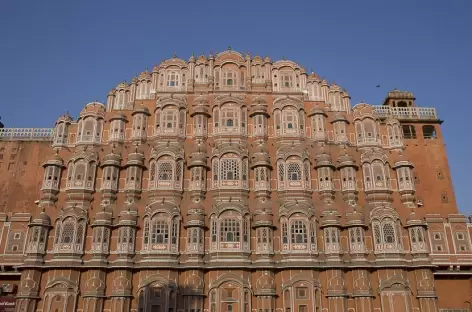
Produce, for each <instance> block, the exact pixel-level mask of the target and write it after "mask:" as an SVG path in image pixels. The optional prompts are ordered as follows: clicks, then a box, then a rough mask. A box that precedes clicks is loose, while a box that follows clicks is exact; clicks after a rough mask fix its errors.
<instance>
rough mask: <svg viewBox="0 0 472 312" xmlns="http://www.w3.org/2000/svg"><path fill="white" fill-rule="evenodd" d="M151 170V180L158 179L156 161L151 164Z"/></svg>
mask: <svg viewBox="0 0 472 312" xmlns="http://www.w3.org/2000/svg"><path fill="white" fill-rule="evenodd" d="M150 172H151V181H155V180H156V163H152V164H151V169H150Z"/></svg>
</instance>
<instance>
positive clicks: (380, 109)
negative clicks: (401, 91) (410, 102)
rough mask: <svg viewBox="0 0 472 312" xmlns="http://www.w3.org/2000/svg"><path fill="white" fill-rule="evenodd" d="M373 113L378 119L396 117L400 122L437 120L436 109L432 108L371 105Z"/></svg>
mask: <svg viewBox="0 0 472 312" xmlns="http://www.w3.org/2000/svg"><path fill="white" fill-rule="evenodd" d="M372 107H373V108H374V112H375V113H376V114H377V116H379V117H380V118H386V117H396V118H398V119H400V120H438V115H437V114H436V109H435V108H433V107H391V106H386V105H372Z"/></svg>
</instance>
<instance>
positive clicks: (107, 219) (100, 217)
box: [94, 210, 112, 224]
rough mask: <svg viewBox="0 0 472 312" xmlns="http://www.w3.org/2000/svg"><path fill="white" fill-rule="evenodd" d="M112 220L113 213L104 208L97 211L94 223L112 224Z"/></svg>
mask: <svg viewBox="0 0 472 312" xmlns="http://www.w3.org/2000/svg"><path fill="white" fill-rule="evenodd" d="M111 221H112V213H111V212H108V211H105V210H102V211H99V212H97V214H96V215H95V221H94V223H101V224H111Z"/></svg>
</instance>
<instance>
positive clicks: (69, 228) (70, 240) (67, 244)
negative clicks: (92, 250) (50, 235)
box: [54, 217, 85, 252]
mask: <svg viewBox="0 0 472 312" xmlns="http://www.w3.org/2000/svg"><path fill="white" fill-rule="evenodd" d="M59 233H60V234H59ZM84 234H85V220H83V219H82V220H76V219H74V218H72V217H67V218H65V219H63V220H62V221H58V223H57V224H56V237H55V240H54V244H55V246H54V251H55V252H82V250H83V239H84Z"/></svg>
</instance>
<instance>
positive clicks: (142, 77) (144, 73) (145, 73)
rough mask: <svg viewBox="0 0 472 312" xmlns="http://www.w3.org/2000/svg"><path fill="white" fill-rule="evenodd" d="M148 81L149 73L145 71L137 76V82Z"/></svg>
mask: <svg viewBox="0 0 472 312" xmlns="http://www.w3.org/2000/svg"><path fill="white" fill-rule="evenodd" d="M150 79H151V73H149V72H148V70H147V69H146V70H145V71H143V72H142V73H141V74H139V80H150Z"/></svg>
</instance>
